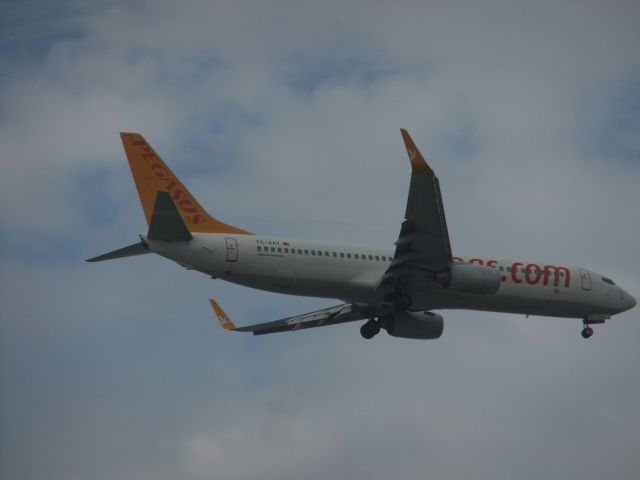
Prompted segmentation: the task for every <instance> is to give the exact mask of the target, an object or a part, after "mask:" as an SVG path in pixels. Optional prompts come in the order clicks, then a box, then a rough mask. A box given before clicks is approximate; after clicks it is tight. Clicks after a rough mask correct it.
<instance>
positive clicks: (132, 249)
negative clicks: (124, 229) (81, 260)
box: [87, 242, 149, 262]
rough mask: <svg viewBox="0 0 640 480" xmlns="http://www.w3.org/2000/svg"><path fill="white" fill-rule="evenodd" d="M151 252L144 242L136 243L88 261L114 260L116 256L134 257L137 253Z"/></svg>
mask: <svg viewBox="0 0 640 480" xmlns="http://www.w3.org/2000/svg"><path fill="white" fill-rule="evenodd" d="M145 253H149V249H148V248H147V247H146V246H145V245H144V244H143V243H142V242H138V243H134V244H133V245H129V246H128V247H123V248H119V249H118V250H114V251H113V252H109V253H105V254H104V255H99V256H97V257H93V258H89V259H88V260H87V262H102V261H103V260H113V259H115V258H124V257H134V256H136V255H142V254H145Z"/></svg>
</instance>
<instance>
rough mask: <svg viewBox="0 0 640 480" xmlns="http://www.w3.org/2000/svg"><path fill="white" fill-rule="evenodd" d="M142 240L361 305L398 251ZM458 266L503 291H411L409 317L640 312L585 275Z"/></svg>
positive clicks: (184, 260) (221, 267)
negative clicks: (496, 278)
mask: <svg viewBox="0 0 640 480" xmlns="http://www.w3.org/2000/svg"><path fill="white" fill-rule="evenodd" d="M141 238H142V239H143V241H144V242H145V243H146V244H147V245H148V246H149V248H150V250H152V251H153V252H156V253H158V254H160V255H162V256H164V257H166V258H169V259H171V260H173V261H175V262H177V263H179V264H181V265H182V266H184V267H186V268H189V269H194V270H198V271H201V272H203V273H206V274H208V275H211V276H212V277H214V278H220V279H223V280H226V281H229V282H233V283H237V284H239V285H244V286H247V287H252V288H256V289H260V290H267V291H272V292H279V293H286V294H290V295H303V296H311V297H322V298H336V299H341V300H343V301H344V302H349V303H355V304H363V305H364V304H367V305H376V304H384V303H385V300H384V298H383V296H384V295H383V294H382V293H381V292H380V291H378V290H376V286H377V284H378V280H379V279H380V277H381V276H382V275H383V273H384V272H385V271H386V270H387V268H388V267H389V265H390V263H391V261H392V257H393V250H392V249H384V248H375V247H361V246H353V245H351V246H346V245H336V244H327V243H321V242H313V241H305V240H294V239H285V238H275V237H264V236H258V235H235V236H234V235H228V234H209V233H206V234H205V233H200V234H198V233H194V234H193V239H192V240H190V241H189V242H184V243H177V242H165V241H161V240H151V239H148V238H147V237H146V235H141ZM454 261H457V262H466V263H472V264H479V265H486V266H490V267H494V268H497V269H499V270H500V272H501V279H502V282H501V285H500V288H499V289H498V291H497V292H496V293H495V294H491V295H472V294H462V293H456V292H452V291H450V290H447V289H444V288H442V287H439V286H436V285H434V286H433V288H424V289H422V290H421V291H416V290H412V291H411V292H410V293H411V295H412V297H413V299H414V302H413V305H412V307H411V310H431V309H449V308H460V309H473V310H486V311H494V312H507V313H521V314H530V315H545V316H554V317H577V318H585V317H587V316H598V315H611V314H615V313H619V312H621V311H624V310H627V309H628V308H631V307H632V306H633V305H634V304H635V301H634V300H633V298H632V297H631V296H630V295H629V294H627V293H626V292H625V291H624V290H623V289H622V288H620V287H618V286H617V285H615V284H614V283H613V282H611V281H610V280H609V279H607V278H606V277H603V276H602V275H600V274H598V273H596V272H593V271H590V270H587V269H584V268H576V267H569V266H564V265H552V264H546V263H535V262H528V261H523V260H506V259H500V258H486V257H471V256H455V257H454Z"/></svg>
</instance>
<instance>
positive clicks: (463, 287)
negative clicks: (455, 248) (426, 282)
mask: <svg viewBox="0 0 640 480" xmlns="http://www.w3.org/2000/svg"><path fill="white" fill-rule="evenodd" d="M500 277H501V275H500V271H499V270H498V269H497V268H495V267H487V266H485V265H475V264H471V263H454V264H453V265H450V266H449V267H447V269H446V270H445V271H444V272H440V273H437V274H436V276H435V281H436V282H438V283H439V284H441V285H442V286H443V287H444V288H447V289H449V290H455V291H456V292H460V293H471V294H475V295H491V294H492V293H496V292H497V291H498V289H499V288H500V282H501V279H500Z"/></svg>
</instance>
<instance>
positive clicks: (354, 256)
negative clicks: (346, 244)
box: [353, 253, 364, 258]
mask: <svg viewBox="0 0 640 480" xmlns="http://www.w3.org/2000/svg"><path fill="white" fill-rule="evenodd" d="M363 256H364V255H363ZM353 258H359V257H358V254H357V253H356V254H354V255H353Z"/></svg>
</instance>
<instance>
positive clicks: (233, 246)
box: [225, 238, 238, 262]
mask: <svg viewBox="0 0 640 480" xmlns="http://www.w3.org/2000/svg"><path fill="white" fill-rule="evenodd" d="M225 244H226V250H227V262H237V261H238V241H237V240H236V239H235V238H225Z"/></svg>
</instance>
